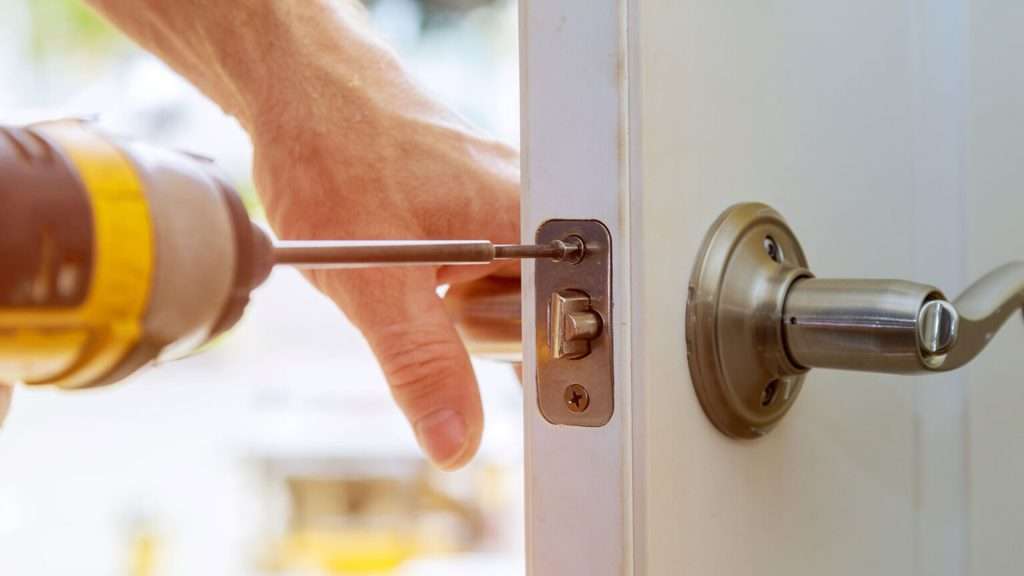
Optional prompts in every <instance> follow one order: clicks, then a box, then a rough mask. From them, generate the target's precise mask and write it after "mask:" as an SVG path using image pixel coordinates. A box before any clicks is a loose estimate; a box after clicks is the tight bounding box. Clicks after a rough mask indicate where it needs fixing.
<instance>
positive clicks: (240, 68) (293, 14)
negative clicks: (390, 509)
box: [88, 0, 519, 468]
mask: <svg viewBox="0 0 1024 576" xmlns="http://www.w3.org/2000/svg"><path fill="white" fill-rule="evenodd" d="M88 1H89V3H90V4H92V5H93V6H94V7H96V8H97V9H98V10H100V11H101V12H102V13H103V14H105V15H106V16H107V17H108V18H110V19H111V20H112V21H113V22H114V23H116V24H117V25H118V26H119V27H120V28H121V29H122V30H124V31H125V32H127V33H128V34H130V35H131V36H132V37H133V38H135V39H136V40H137V41H139V42H140V43H141V44H142V45H143V46H145V47H146V48H147V49H149V50H152V51H153V52H155V53H156V54H158V55H159V56H160V57H161V58H162V59H163V60H164V61H166V62H167V63H168V64H170V65H171V66H173V67H174V68H175V69H176V70H178V71H179V72H181V73H182V74H183V75H185V76H186V77H187V78H188V79H189V80H190V81H191V82H192V83H193V84H195V85H196V86H197V87H199V88H200V89H201V90H202V91H203V92H204V93H206V94H207V95H208V96H210V97H211V98H212V99H213V100H215V101H216V102H217V103H218V104H220V106H221V107H223V108H224V110H225V111H227V112H228V113H230V114H232V115H234V116H235V117H236V118H237V119H238V120H239V121H240V122H241V123H242V125H243V126H244V127H245V129H246V131H247V132H248V133H249V135H250V136H251V137H252V140H253V144H254V146H255V151H256V156H255V167H254V173H255V178H256V184H257V188H258V189H259V192H260V195H261V196H262V198H263V201H264V205H265V207H266V210H267V214H268V216H269V219H270V223H271V225H272V226H273V228H274V229H275V231H276V232H277V233H278V235H279V236H280V237H281V238H285V239H489V240H492V241H495V242H503V243H506V242H517V241H518V239H519V153H518V152H517V151H516V150H514V149H512V148H510V147H508V146H505V145H503V144H500V143H498V142H494V141H491V140H488V139H486V138H484V137H482V136H481V135H480V134H478V133H476V132H474V131H473V130H472V129H471V128H470V127H469V126H467V124H466V123H465V122H464V121H463V120H461V119H460V118H458V117H457V116H456V115H454V114H452V113H451V112H450V111H448V110H446V109H445V108H444V107H443V106H441V105H439V104H437V103H436V102H434V101H433V100H432V99H431V98H429V97H428V96H426V95H425V94H424V93H423V92H422V91H421V90H420V89H419V88H418V87H417V86H416V85H415V84H414V83H413V82H412V81H411V80H410V79H409V76H408V74H406V73H405V71H404V70H403V69H402V67H401V66H400V65H399V63H398V61H397V59H396V58H395V56H394V55H393V53H392V52H391V51H390V50H389V49H388V48H387V47H386V46H385V45H384V44H383V43H381V42H380V41H379V40H378V39H377V37H376V36H375V35H374V34H373V32H372V31H371V30H370V29H369V26H368V23H367V19H366V17H365V16H366V14H365V10H364V9H363V8H362V5H361V4H360V2H359V1H358V0H308V1H305V2H279V1H276V0H236V1H235V2H206V1H204V0H148V1H147V2H145V3H142V5H141V6H140V3H139V2H136V1H135V0H88ZM494 273H505V274H517V273H518V265H511V266H509V265H506V266H505V267H503V268H502V267H499V266H488V267H473V268H469V267H457V268H446V267H442V268H416V269H413V268H406V269H401V270H397V269H391V270H360V271H333V272H330V271H314V272H311V273H309V278H310V279H311V280H312V281H313V283H314V284H315V285H316V286H317V287H318V288H319V289H320V290H322V291H323V292H324V293H325V294H327V295H328V296H329V297H330V298H331V299H333V300H334V302H335V303H337V305H338V306H339V307H340V308H341V309H342V310H343V311H344V312H345V314H347V315H348V317H349V318H350V319H351V320H352V321H353V322H354V323H355V325H356V326H357V327H359V329H360V330H362V332H363V334H364V335H365V336H366V338H367V340H368V341H369V343H370V346H371V347H372V348H373V351H374V353H375V354H376V355H377V358H378V359H379V360H380V363H381V367H382V368H383V370H384V374H385V375H386V376H387V379H388V382H389V383H390V384H391V390H392V393H393V395H394V397H395V399H396V400H397V402H398V404H399V406H401V408H402V410H403V411H404V412H405V414H406V416H407V417H408V419H409V421H410V422H411V423H412V425H413V429H414V430H415V431H416V436H417V438H418V439H419V441H420V444H421V445H422V446H423V447H424V449H425V450H426V452H427V454H428V455H430V457H431V459H432V460H433V461H434V462H435V463H437V464H438V465H439V466H441V467H442V468H455V467H458V466H461V465H462V464H464V463H466V462H467V461H468V460H469V459H470V458H471V457H472V456H473V454H474V453H475V452H476V450H477V447H478V445H479V442H480V435H481V431H482V429H483V415H482V413H481V407H480V396H479V392H478V390H477V387H476V382H475V379H474V376H473V371H472V368H471V367H470V363H469V357H468V355H467V353H466V350H465V347H464V346H463V344H462V342H461V341H460V339H459V337H458V334H457V333H456V331H455V328H454V326H453V324H452V322H451V320H450V319H449V316H448V315H447V314H446V313H445V309H444V307H443V305H442V303H441V300H440V299H439V298H438V296H437V293H436V289H437V287H438V285H439V284H449V283H460V282H468V281H472V280H474V279H478V278H481V277H484V276H486V275H489V274H494Z"/></svg>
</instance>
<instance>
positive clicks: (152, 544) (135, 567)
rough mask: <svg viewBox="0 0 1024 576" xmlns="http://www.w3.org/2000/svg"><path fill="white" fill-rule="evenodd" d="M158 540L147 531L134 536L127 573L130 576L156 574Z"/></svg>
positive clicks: (150, 575) (151, 575)
mask: <svg viewBox="0 0 1024 576" xmlns="http://www.w3.org/2000/svg"><path fill="white" fill-rule="evenodd" d="M159 548H160V543H159V539H158V538H157V536H156V535H155V534H153V533H152V532H150V531H148V530H143V531H140V532H139V533H138V534H136V536H135V539H134V541H133V542H132V548H131V557H130V559H129V563H128V573H129V574H131V576H153V575H154V574H156V567H157V559H158V552H159Z"/></svg>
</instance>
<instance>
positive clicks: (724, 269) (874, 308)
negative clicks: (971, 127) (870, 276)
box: [686, 204, 1024, 438]
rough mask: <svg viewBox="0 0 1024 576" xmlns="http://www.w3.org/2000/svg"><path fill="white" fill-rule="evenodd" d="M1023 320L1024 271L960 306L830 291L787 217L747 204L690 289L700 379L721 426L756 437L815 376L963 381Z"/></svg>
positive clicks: (731, 218) (690, 324)
mask: <svg viewBox="0 0 1024 576" xmlns="http://www.w3.org/2000/svg"><path fill="white" fill-rule="evenodd" d="M1021 309H1024V262H1013V263H1010V264H1007V265H1005V266H1002V267H1000V268H997V269H996V270H994V271H992V272H991V273H989V274H987V275H985V276H984V277H982V278H981V279H980V280H978V281H977V282H975V283H974V284H973V285H972V286H971V287H969V288H968V289H967V290H966V291H964V293H963V294H962V295H961V296H960V297H959V298H958V299H957V300H956V301H954V302H950V301H949V300H947V299H946V297H945V296H944V295H943V294H942V292H941V291H940V290H939V289H938V288H935V287H934V286H928V285H924V284H916V283H913V282H904V281H900V280H853V279H850V280H836V279H818V278H815V277H814V275H813V274H812V273H811V271H810V270H809V268H808V264H807V260H806V258H805V257H804V253H803V249H802V248H801V246H800V243H799V242H798V241H797V239H796V235H795V234H794V233H793V231H792V230H791V229H790V228H789V226H788V225H787V224H786V223H785V221H784V220H783V219H782V217H781V216H780V215H779V214H778V213H777V212H775V211H774V210H772V209H771V208H769V207H768V206H765V205H763V204H740V205H736V206H733V207H732V208H730V209H728V210H726V212H725V213H723V214H722V216H720V217H719V219H718V220H717V221H716V222H715V223H714V224H713V225H712V227H711V230H710V231H709V232H708V235H707V236H706V237H705V240H704V245H703V246H702V248H701V252H700V254H699V256H698V259H697V265H696V266H695V268H694V270H693V274H692V276H691V279H690V287H689V296H688V299H687V315H686V340H687V356H688V358H689V364H690V374H691V376H692V379H693V384H694V388H695V389H696V391H697V396H698V398H699V399H700V402H701V405H702V406H703V407H704V411H705V412H706V413H707V415H708V417H709V418H710V419H711V421H712V422H713V423H714V424H715V426H717V427H718V428H719V429H720V430H721V431H723V432H724V433H726V434H728V435H730V436H736V437H748V438H749V437H756V436H760V435H763V434H766V433H767V432H768V431H769V430H771V428H772V427H773V426H774V425H775V424H776V423H777V422H778V421H779V420H781V419H782V417H783V416H785V414H786V412H787V411H788V410H789V408H790V406H792V404H793V402H794V401H795V400H796V397H797V394H799V392H800V388H801V386H802V384H803V381H804V378H805V375H806V373H807V372H808V370H810V369H811V368H834V369H842V370H860V371H867V372H883V373H896V374H911V373H921V372H939V371H948V370H955V369H957V368H959V367H961V366H963V365H965V364H967V363H968V362H970V361H971V360H972V359H974V358H975V357H976V356H977V355H978V354H979V353H981V351H982V350H983V349H984V348H985V346H986V345H987V344H988V342H989V341H990V340H991V339H992V337H993V336H994V335H995V333H996V332H997V331H998V330H999V328H1000V327H1002V325H1003V324H1004V323H1005V322H1006V320H1007V318H1009V317H1010V315H1011V314H1013V313H1014V312H1015V311H1016V310H1021Z"/></svg>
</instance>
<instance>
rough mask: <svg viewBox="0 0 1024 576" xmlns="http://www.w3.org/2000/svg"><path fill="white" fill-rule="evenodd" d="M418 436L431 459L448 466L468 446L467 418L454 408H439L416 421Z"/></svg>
mask: <svg viewBox="0 0 1024 576" xmlns="http://www.w3.org/2000/svg"><path fill="white" fill-rule="evenodd" d="M416 437H417V438H418V439H419V442H420V446H422V447H423V449H424V450H426V452H427V455H428V456H430V459H431V460H433V461H434V463H435V464H437V465H438V466H440V467H441V468H446V467H447V466H449V465H451V464H452V463H453V462H455V460H456V459H457V458H458V457H459V456H460V455H461V454H462V450H463V449H464V448H465V446H466V420H465V419H464V418H463V417H462V415H461V414H459V413H458V412H455V411H454V410H448V409H444V410H438V411H437V412H434V413H432V414H429V415H427V416H425V417H423V418H422V419H420V421H419V422H417V423H416Z"/></svg>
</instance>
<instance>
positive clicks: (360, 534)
mask: <svg viewBox="0 0 1024 576" xmlns="http://www.w3.org/2000/svg"><path fill="white" fill-rule="evenodd" d="M418 549H419V546H417V544H416V540H415V537H414V536H413V535H411V534H405V535H403V534H399V533H397V532H393V531H378V532H370V531H367V530H345V529H336V530H306V531H303V532H298V533H294V534H290V535H288V536H286V537H285V538H284V540H283V542H282V548H281V557H280V558H279V561H280V564H281V565H282V567H283V568H301V567H313V568H317V569H320V570H323V571H324V572H327V573H329V574H353V573H354V574H368V573H386V572H391V571H392V570H394V569H395V568H397V567H398V566H399V565H400V564H402V563H403V562H405V561H406V560H408V559H410V558H412V557H413V556H415V555H416V554H417V552H418V551H419V550H418Z"/></svg>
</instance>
